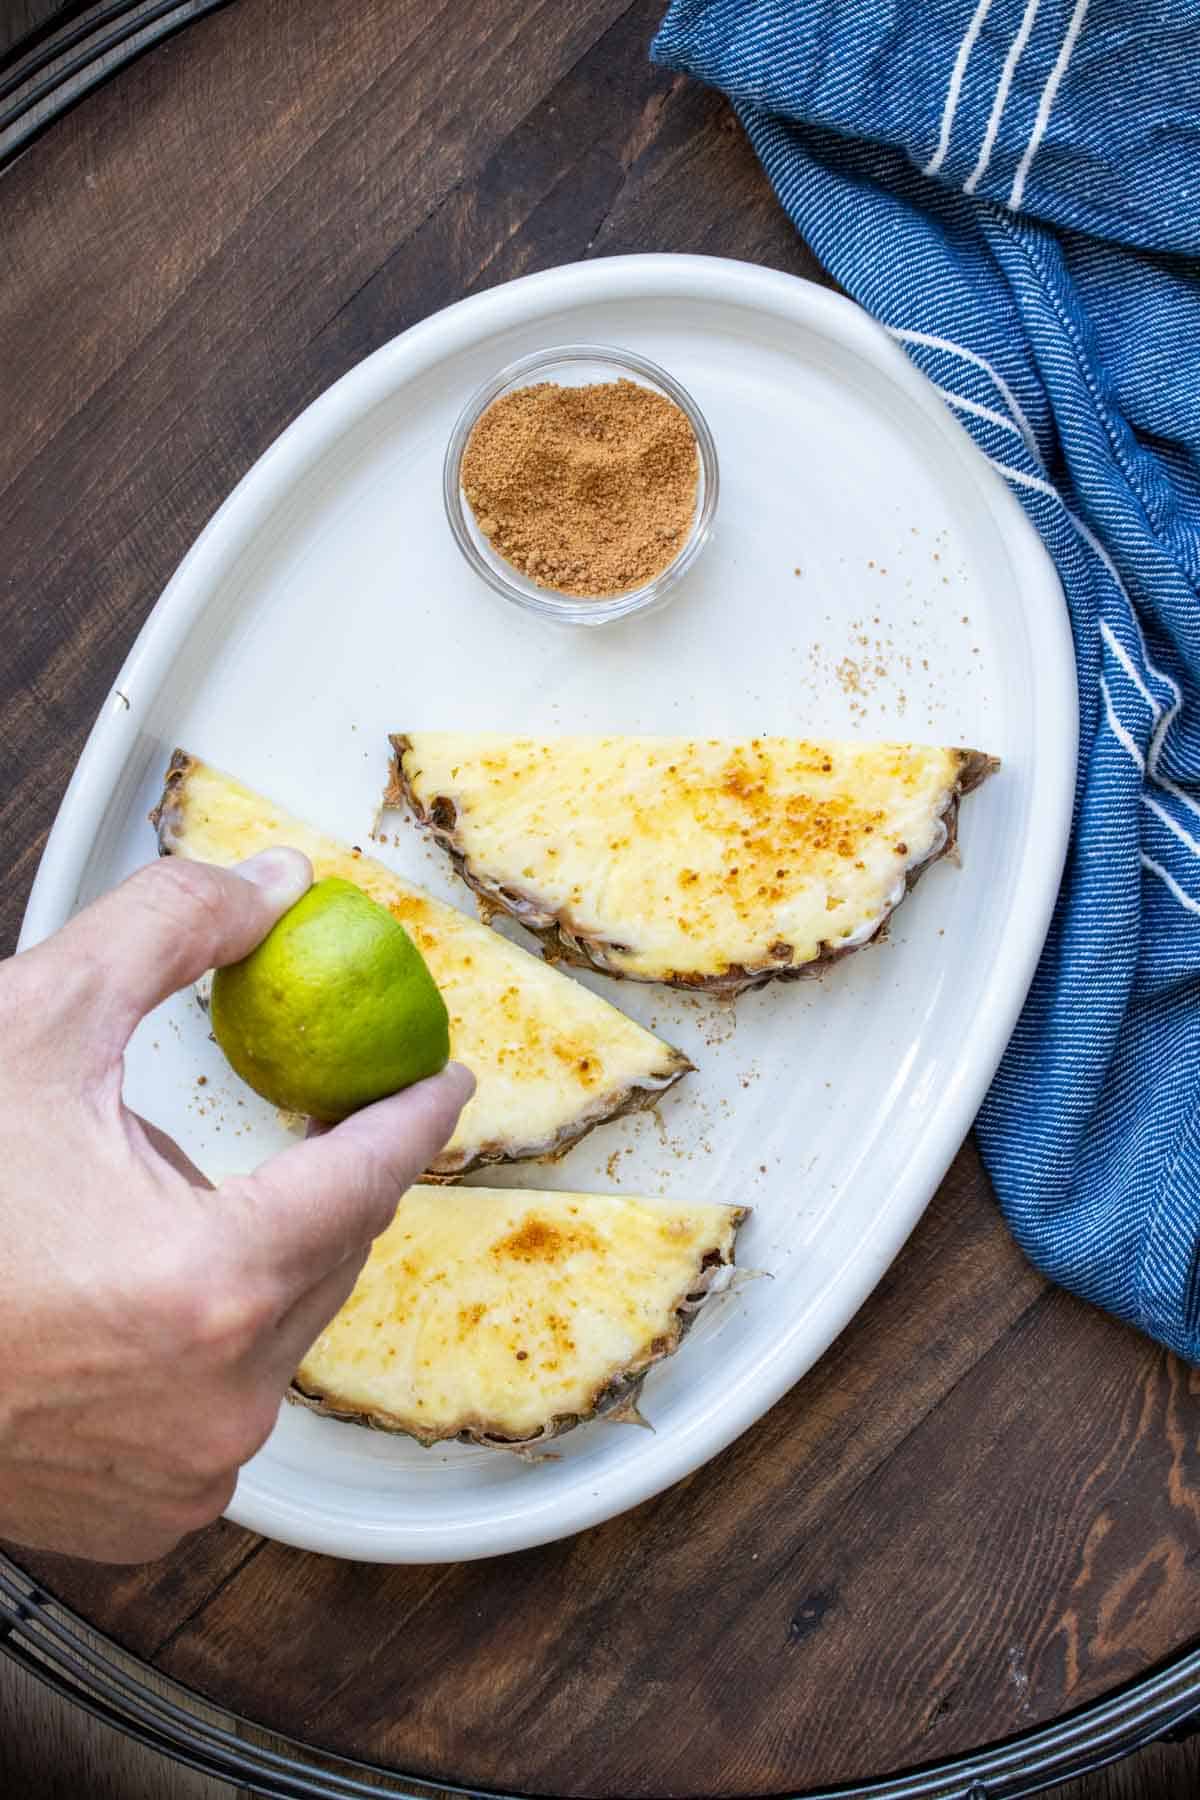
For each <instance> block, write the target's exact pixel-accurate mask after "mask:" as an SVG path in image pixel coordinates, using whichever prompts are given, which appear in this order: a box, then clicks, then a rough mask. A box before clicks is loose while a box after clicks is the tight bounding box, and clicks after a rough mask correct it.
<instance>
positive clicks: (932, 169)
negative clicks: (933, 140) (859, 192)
mask: <svg viewBox="0 0 1200 1800" xmlns="http://www.w3.org/2000/svg"><path fill="white" fill-rule="evenodd" d="M991 4H992V0H979V4H978V5H977V6H976V8H975V11H974V12H973V13H972V14H971V23H970V24H969V25H968V26H967V29H966V31H965V32H964V34H963V40H962V43H961V44H960V45H959V46H958V55H957V56H956V57H955V58H954V67H953V68H952V69H951V71H950V85H949V87H948V88H947V89H946V104H945V106H944V107H943V108H942V129H941V132H940V134H939V136H938V146H937V149H936V150H935V151H934V153H933V155H932V156H931V157H930V159H929V161H928V162H927V163H926V164H925V167H924V168H923V169H922V171H921V173H922V174H923V175H936V174H937V172H938V170H939V169H940V168H941V166H942V164H943V163H944V162H945V160H946V152H947V150H948V149H949V148H950V132H951V129H952V128H953V125H954V115H955V113H956V112H957V110H958V96H959V94H960V93H961V91H962V84H963V76H964V75H965V74H966V72H967V58H968V57H969V56H970V54H971V51H972V50H973V49H974V48H975V39H976V38H977V37H978V36H979V33H980V29H981V28H982V25H983V21H984V20H985V19H986V18H987V16H988V9H989V8H990V6H991Z"/></svg>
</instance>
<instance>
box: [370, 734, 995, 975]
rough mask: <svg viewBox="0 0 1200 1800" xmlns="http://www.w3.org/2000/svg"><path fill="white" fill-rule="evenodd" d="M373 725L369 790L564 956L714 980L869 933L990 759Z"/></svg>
mask: <svg viewBox="0 0 1200 1800" xmlns="http://www.w3.org/2000/svg"><path fill="white" fill-rule="evenodd" d="M391 741H392V748H393V751H394V760H393V767H392V779H391V781H390V783H389V786H388V790H387V794H386V795H385V799H386V801H387V803H388V804H391V805H398V804H400V803H407V804H408V805H409V806H410V807H411V809H412V811H413V813H414V814H415V815H416V817H417V819H418V820H419V821H420V822H421V824H423V825H425V826H427V827H428V829H429V830H430V831H431V832H432V834H433V836H434V837H435V838H436V839H437V840H438V842H439V843H441V844H442V845H443V846H444V847H445V848H446V849H447V850H448V851H449V853H450V855H451V857H452V858H453V860H454V863H455V865H456V867H457V868H458V871H459V873H460V874H461V875H462V877H463V879H464V880H465V881H466V882H468V883H469V885H470V886H471V887H472V888H474V889H475V891H476V893H477V894H478V895H479V896H480V898H481V900H482V902H483V904H484V906H485V907H487V908H489V909H490V910H491V911H492V912H496V911H504V912H509V913H511V914H513V916H514V917H516V918H518V919H520V921H521V923H522V924H523V925H525V926H527V927H528V928H529V930H531V931H534V932H537V933H538V934H539V935H540V936H541V937H542V939H543V941H544V942H545V943H546V945H547V949H548V953H549V954H553V955H556V956H558V957H559V958H561V959H562V960H563V961H566V962H572V963H587V964H590V965H591V966H592V967H593V968H596V969H602V970H604V971H605V973H607V974H609V975H625V976H629V977H631V978H632V979H633V980H635V981H658V982H666V983H668V984H670V985H671V986H674V987H684V988H702V989H707V990H709V991H711V992H714V993H722V994H736V993H740V992H741V991H742V990H743V989H745V988H751V987H759V986H761V985H762V984H763V983H764V982H767V981H771V980H777V979H780V978H782V979H795V978H796V977H798V976H801V975H811V974H815V973H817V972H819V970H820V969H821V968H822V967H823V966H824V965H826V964H828V963H830V962H833V961H836V960H837V959H838V958H840V957H843V956H845V955H847V954H848V953H849V952H850V951H852V950H857V949H859V948H860V947H861V946H862V945H863V944H865V943H868V942H869V941H870V940H871V938H873V937H875V936H877V934H878V933H879V931H880V930H881V929H882V927H883V925H884V923H885V922H886V920H887V918H888V915H889V914H890V913H891V912H892V911H893V910H894V908H895V907H896V906H897V905H898V904H899V903H900V901H901V900H902V899H903V898H904V895H905V893H906V892H907V891H908V889H909V888H910V887H911V886H912V885H913V883H914V881H915V880H916V879H917V876H918V875H919V874H920V873H921V871H922V870H923V869H926V868H928V866H929V864H930V863H932V862H935V861H936V860H937V858H938V857H940V856H944V855H945V853H946V852H947V851H948V850H950V849H952V848H953V845H954V839H955V829H956V825H957V818H958V803H959V799H960V797H961V796H962V795H963V794H965V793H968V792H969V791H970V789H972V788H974V787H977V786H978V785H979V783H980V782H981V781H982V780H984V779H985V777H986V776H987V775H988V774H990V773H991V771H992V770H993V769H994V768H996V767H997V766H998V765H997V764H996V763H995V761H994V760H993V759H992V758H991V757H987V756H984V755H982V754H981V753H980V752H978V751H975V750H938V749H933V748H928V747H926V746H924V745H920V744H859V743H824V744H821V743H808V742H806V741H805V740H803V739H799V738H778V737H762V738H751V739H749V740H746V741H742V742H722V741H719V740H718V739H715V738H666V737H663V738H653V737H564V738H551V739H537V738H523V737H501V736H498V735H493V734H490V733H484V734H474V733H471V734H468V733H461V732H448V731H421V732H411V733H406V734H400V735H397V736H394V737H393V738H392V740H391Z"/></svg>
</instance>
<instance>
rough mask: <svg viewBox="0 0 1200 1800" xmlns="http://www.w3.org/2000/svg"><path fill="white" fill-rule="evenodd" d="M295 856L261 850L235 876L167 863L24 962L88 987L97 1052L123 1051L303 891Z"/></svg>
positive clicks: (251, 943) (308, 876) (306, 880)
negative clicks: (57, 970)
mask: <svg viewBox="0 0 1200 1800" xmlns="http://www.w3.org/2000/svg"><path fill="white" fill-rule="evenodd" d="M312 878H313V872H312V865H311V863H310V862H309V860H308V858H307V857H306V856H303V855H302V854H301V853H300V851H298V850H289V849H285V848H282V847H280V848H278V849H270V850H263V851H260V852H259V854H258V855H257V856H253V857H251V858H250V859H249V860H248V861H247V862H244V863H241V864H239V865H238V867H237V868H236V869H219V868H217V867H216V866H215V865H213V864H210V863H191V862H184V861H182V860H177V859H175V858H172V859H171V860H170V861H164V862H159V863H151V864H149V865H148V866H147V867H146V868H144V869H139V870H138V871H137V873H136V875H131V876H130V877H129V879H128V880H127V881H124V882H122V883H121V885H120V887H117V888H114V889H113V890H112V892H111V893H108V894H105V895H103V897H102V898H101V899H99V900H96V901H94V902H93V903H92V904H91V905H90V906H87V907H85V908H84V909H83V911H82V912H81V913H79V914H77V916H76V917H75V918H73V919H72V920H70V922H69V923H68V924H66V925H64V926H63V928H62V930H61V931H57V932H55V934H54V936H53V937H52V938H47V940H46V942H45V943H44V944H41V945H39V946H38V948H37V949H36V950H31V951H30V952H29V955H30V956H31V957H39V958H42V959H46V958H54V959H55V960H56V961H57V962H58V963H59V964H60V965H61V966H62V967H63V969H64V971H66V972H71V973H73V974H74V976H75V977H76V979H73V980H72V981H70V982H67V983H65V986H66V988H67V989H68V991H74V990H75V989H76V988H77V986H78V978H79V977H80V973H81V972H82V978H83V980H84V982H85V984H86V991H87V992H88V993H89V996H90V1006H89V1010H88V1016H89V1018H90V1019H91V1020H92V1021H93V1022H95V1023H96V1024H97V1025H98V1026H99V1031H100V1036H101V1038H102V1040H103V1044H102V1047H103V1049H104V1051H106V1052H108V1053H111V1052H112V1051H113V1050H116V1051H120V1050H123V1049H124V1047H125V1044H126V1043H127V1041H128V1039H129V1036H130V1034H131V1032H132V1031H133V1028H134V1026H135V1025H136V1024H137V1022H138V1020H139V1019H140V1018H142V1017H143V1015H144V1014H146V1013H148V1012H149V1011H150V1010H151V1008H152V1007H155V1006H157V1005H158V1004H159V1002H160V1001H161V1000H165V999H166V998H167V996H168V995H169V994H173V993H175V992H176V991H177V990H178V989H179V988H181V987H186V986H187V984H188V982H190V981H195V980H197V979H198V978H199V977H200V976H201V975H203V974H205V973H206V971H207V970H209V969H213V968H219V967H221V966H222V965H223V964H225V963H231V962H238V961H240V960H241V958H242V957H244V956H248V955H249V954H250V952H251V950H253V949H254V948H255V946H256V945H257V944H259V943H261V941H262V939H263V938H264V937H266V935H267V933H268V931H269V930H270V929H271V927H272V925H274V924H275V922H276V920H277V919H279V918H280V917H281V915H282V914H283V913H285V912H286V911H287V909H288V908H289V907H290V906H293V905H294V904H295V902H296V901H297V900H299V898H300V896H301V895H302V894H303V893H304V892H305V891H306V890H307V889H308V888H309V887H310V886H311V884H312Z"/></svg>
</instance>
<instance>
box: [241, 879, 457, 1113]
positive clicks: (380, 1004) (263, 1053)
mask: <svg viewBox="0 0 1200 1800" xmlns="http://www.w3.org/2000/svg"><path fill="white" fill-rule="evenodd" d="M449 1025H450V1022H449V1019H448V1017H447V1014H446V1003H445V1001H444V1000H443V999H442V996H441V994H440V993H439V992H438V990H437V986H436V984H435V982H434V979H433V976H432V975H431V974H430V973H429V970H428V968H427V967H426V964H425V960H424V958H423V957H422V955H421V952H420V951H419V950H418V949H417V947H416V945H415V944H414V943H413V941H412V939H411V938H410V937H409V935H408V933H407V931H405V929H404V927H403V925H401V924H399V923H398V922H397V921H396V920H395V919H393V917H392V915H391V913H390V912H388V911H387V910H386V908H385V907H382V906H379V905H377V904H376V902H375V901H374V900H372V899H370V898H369V897H368V896H367V895H366V894H364V893H363V891H362V889H361V888H357V887H355V885H354V883H353V882H351V881H341V880H339V879H338V878H336V877H333V878H331V879H329V880H327V881H317V882H314V883H313V885H312V887H310V888H309V890H308V892H307V893H306V894H305V895H304V896H303V898H302V899H300V900H298V901H297V902H296V904H295V906H293V907H292V908H291V909H290V910H289V911H288V912H286V913H284V915H283V917H282V918H281V919H280V920H279V922H278V924H277V925H275V926H274V927H273V928H272V929H271V930H270V931H269V932H268V933H267V935H266V937H265V938H264V939H263V941H262V943H261V944H260V945H259V946H258V948H257V950H252V951H251V952H250V955H249V956H247V957H246V958H245V960H244V961H242V962H239V963H232V964H231V965H230V966H229V967H228V968H226V969H218V970H217V972H216V974H215V975H214V977H213V988H212V1028H213V1033H214V1035H215V1037H216V1040H217V1042H218V1044H220V1046H221V1048H222V1050H223V1051H224V1052H225V1055H226V1056H227V1057H228V1058H229V1061H230V1062H231V1063H232V1064H233V1067H234V1069H235V1070H236V1071H237V1073H238V1074H239V1075H240V1076H241V1078H242V1080H243V1081H245V1082H247V1083H248V1084H249V1086H250V1087H252V1088H253V1089H254V1090H255V1092H256V1093H259V1094H261V1095H262V1096H263V1098H264V1099H265V1100H270V1101H272V1102H273V1103H274V1105H276V1106H281V1107H283V1108H285V1109H286V1110H287V1111H288V1112H295V1113H307V1114H308V1115H309V1116H310V1117H311V1118H314V1119H321V1120H323V1121H325V1122H327V1123H328V1122H332V1121H335V1120H337V1119H344V1118H345V1117H346V1116H347V1114H348V1113H352V1112H356V1111H357V1110H358V1108H359V1107H360V1106H368V1105H369V1104H370V1103H371V1101H372V1100H382V1099H383V1098H384V1096H385V1095H387V1094H394V1093H396V1092H397V1091H398V1090H399V1089H400V1088H405V1087H409V1086H410V1085H411V1084H412V1083H413V1082H414V1081H423V1080H424V1079H425V1077H426V1076H427V1075H436V1074H437V1073H438V1071H439V1070H440V1069H444V1068H445V1066H446V1063H447V1061H448V1059H449V1056H450V1032H449Z"/></svg>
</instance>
